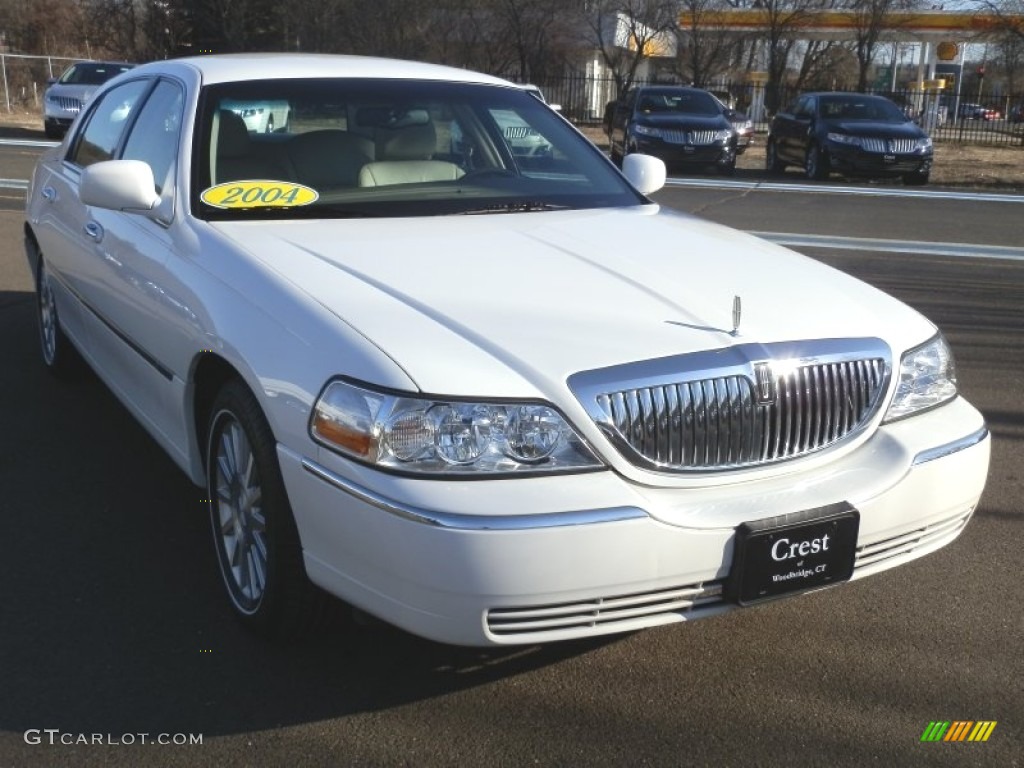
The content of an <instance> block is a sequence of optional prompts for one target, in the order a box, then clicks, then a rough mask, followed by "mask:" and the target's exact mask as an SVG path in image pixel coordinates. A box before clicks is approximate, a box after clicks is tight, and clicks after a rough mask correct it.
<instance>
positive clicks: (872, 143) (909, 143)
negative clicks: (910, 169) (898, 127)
mask: <svg viewBox="0 0 1024 768" xmlns="http://www.w3.org/2000/svg"><path fill="white" fill-rule="evenodd" d="M860 146H861V148H862V149H863V150H864V151H865V152H878V153H886V152H888V153H889V154H893V153H902V154H906V153H907V152H913V151H914V150H915V149H917V139H861V140H860Z"/></svg>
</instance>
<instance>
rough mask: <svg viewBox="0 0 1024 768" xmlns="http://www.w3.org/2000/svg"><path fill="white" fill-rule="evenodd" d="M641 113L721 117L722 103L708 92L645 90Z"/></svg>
mask: <svg viewBox="0 0 1024 768" xmlns="http://www.w3.org/2000/svg"><path fill="white" fill-rule="evenodd" d="M637 106H638V108H639V109H640V111H641V112H675V113H682V114H685V115H719V114H721V113H722V106H721V103H720V102H719V101H718V100H717V99H716V98H715V97H714V96H712V95H711V94H710V93H707V92H706V91H691V90H682V89H674V90H650V89H648V90H645V91H643V92H642V93H641V94H640V103H639V104H638V105H637Z"/></svg>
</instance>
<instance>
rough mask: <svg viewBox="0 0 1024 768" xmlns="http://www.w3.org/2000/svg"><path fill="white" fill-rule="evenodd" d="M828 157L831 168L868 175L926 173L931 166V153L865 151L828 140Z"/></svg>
mask: <svg viewBox="0 0 1024 768" xmlns="http://www.w3.org/2000/svg"><path fill="white" fill-rule="evenodd" d="M828 157H829V162H830V164H831V166H832V170H834V171H837V172H840V173H842V172H846V173H852V174H860V175H870V176H898V175H902V174H907V173H922V174H923V173H928V172H929V171H930V170H931V167H932V157H933V156H932V154H922V153H917V152H911V153H893V154H882V153H879V152H865V151H864V150H862V149H861V148H860V147H851V146H846V145H842V144H836V143H835V142H829V145H828Z"/></svg>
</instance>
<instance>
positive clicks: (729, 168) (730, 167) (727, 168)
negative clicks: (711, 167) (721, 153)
mask: <svg viewBox="0 0 1024 768" xmlns="http://www.w3.org/2000/svg"><path fill="white" fill-rule="evenodd" d="M715 170H716V171H718V174H719V175H720V176H735V175H736V158H735V157H734V158H733V159H732V161H730V162H728V163H726V164H725V165H715Z"/></svg>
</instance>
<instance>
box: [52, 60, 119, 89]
mask: <svg viewBox="0 0 1024 768" xmlns="http://www.w3.org/2000/svg"><path fill="white" fill-rule="evenodd" d="M131 68H132V67H131V65H130V64H92V63H88V64H75V65H74V66H73V67H71V68H70V69H69V70H68V71H67V72H65V73H64V74H63V75H61V76H60V81H59V82H61V83H62V84H64V85H102V84H103V83H105V82H107V80H110V79H111V78H112V77H116V76H117V75H120V74H121V73H122V72H127V71H128V70H129V69H131Z"/></svg>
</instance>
